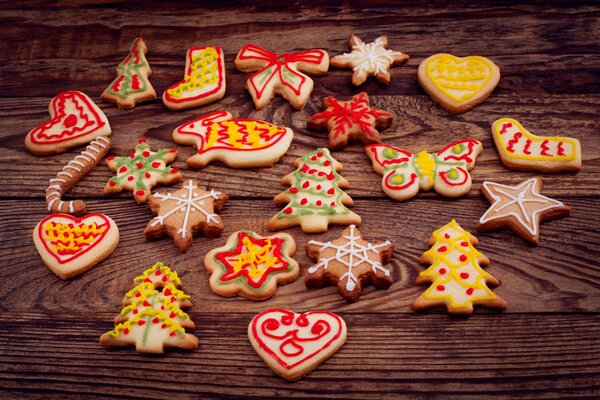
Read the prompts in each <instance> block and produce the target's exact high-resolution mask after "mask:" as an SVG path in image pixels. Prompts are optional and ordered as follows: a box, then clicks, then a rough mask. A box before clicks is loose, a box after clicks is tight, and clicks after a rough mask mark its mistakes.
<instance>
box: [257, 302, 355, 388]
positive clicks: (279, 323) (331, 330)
mask: <svg viewBox="0 0 600 400" xmlns="http://www.w3.org/2000/svg"><path fill="white" fill-rule="evenodd" d="M346 333H347V330H346V323H345V322H344V320H343V319H341V318H340V317H339V316H337V315H336V314H334V313H330V312H327V311H309V312H306V313H303V314H297V313H295V312H292V311H288V310H283V309H279V308H274V309H270V310H265V311H263V312H261V313H260V314H257V315H256V316H255V317H254V318H253V319H252V322H250V325H249V326H248V338H249V339H250V344H252V347H253V348H254V350H255V351H256V353H257V354H258V355H259V356H260V358H262V360H263V361H264V362H265V364H267V366H268V367H269V369H270V370H271V371H273V373H275V374H277V375H279V376H280V377H282V378H283V379H285V380H288V381H295V380H298V379H300V378H302V377H303V376H305V375H307V374H308V373H310V372H311V371H312V370H313V369H315V368H317V367H318V366H319V365H320V364H321V363H323V362H324V361H325V360H327V359H328V358H329V357H331V356H332V355H333V354H334V353H335V352H336V351H338V350H339V349H340V347H342V346H343V345H344V343H345V342H346Z"/></svg>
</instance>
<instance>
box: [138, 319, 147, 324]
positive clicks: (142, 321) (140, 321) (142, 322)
mask: <svg viewBox="0 0 600 400" xmlns="http://www.w3.org/2000/svg"><path fill="white" fill-rule="evenodd" d="M145 323H146V321H144V320H141V319H140V320H139V321H138V325H139V326H142V325H144V324H145Z"/></svg>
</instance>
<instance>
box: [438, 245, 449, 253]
mask: <svg viewBox="0 0 600 400" xmlns="http://www.w3.org/2000/svg"><path fill="white" fill-rule="evenodd" d="M446 250H448V247H446V246H441V247H438V249H437V251H438V252H440V253H443V252H445V251H446Z"/></svg>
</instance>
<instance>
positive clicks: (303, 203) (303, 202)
mask: <svg viewBox="0 0 600 400" xmlns="http://www.w3.org/2000/svg"><path fill="white" fill-rule="evenodd" d="M306 203H308V200H307V199H306V198H304V199H302V200H300V204H301V205H305V204H306Z"/></svg>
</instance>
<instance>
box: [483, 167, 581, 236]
mask: <svg viewBox="0 0 600 400" xmlns="http://www.w3.org/2000/svg"><path fill="white" fill-rule="evenodd" d="M541 188H542V181H541V179H540V178H531V179H528V180H526V181H524V182H521V183H520V184H518V185H516V186H508V185H502V184H500V183H494V182H487V181H486V182H483V185H482V188H481V190H482V192H483V194H484V195H485V197H486V198H487V199H488V200H489V201H490V202H491V203H492V205H491V206H490V208H489V209H488V210H487V211H486V212H485V213H484V214H483V215H482V216H481V218H480V219H479V224H478V226H477V229H479V230H482V231H485V230H495V229H501V228H509V229H512V230H513V231H515V232H516V233H517V234H518V235H519V236H521V237H522V238H523V239H525V240H528V241H530V242H531V243H534V244H538V243H539V238H540V233H539V224H540V221H544V220H549V219H555V218H561V217H566V216H568V215H569V214H570V211H571V209H570V208H569V207H567V206H565V205H564V204H563V203H561V202H560V201H557V200H553V199H551V198H549V197H546V196H542V195H541V194H540V190H541Z"/></svg>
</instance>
